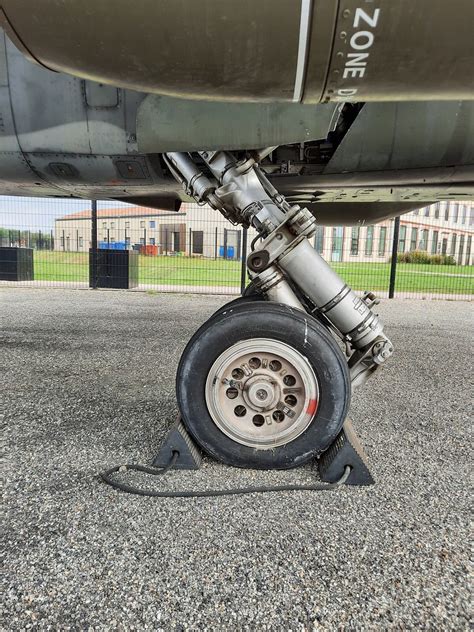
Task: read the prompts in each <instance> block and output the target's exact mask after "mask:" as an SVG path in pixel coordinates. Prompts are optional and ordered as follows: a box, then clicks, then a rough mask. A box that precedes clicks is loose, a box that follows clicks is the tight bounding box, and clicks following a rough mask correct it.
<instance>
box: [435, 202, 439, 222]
mask: <svg viewBox="0 0 474 632" xmlns="http://www.w3.org/2000/svg"><path fill="white" fill-rule="evenodd" d="M434 216H435V219H439V202H438V203H437V204H435V207H434Z"/></svg>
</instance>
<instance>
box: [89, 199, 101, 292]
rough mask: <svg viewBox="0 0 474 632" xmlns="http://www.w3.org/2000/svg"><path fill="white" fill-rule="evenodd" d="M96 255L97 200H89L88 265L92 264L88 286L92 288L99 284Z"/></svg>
mask: <svg viewBox="0 0 474 632" xmlns="http://www.w3.org/2000/svg"><path fill="white" fill-rule="evenodd" d="M97 259H98V257H97V200H91V259H90V262H89V265H91V266H92V274H91V275H90V286H91V287H92V289H93V290H95V289H97V286H98V284H99V279H98V277H99V266H98V263H99V262H98V260H97Z"/></svg>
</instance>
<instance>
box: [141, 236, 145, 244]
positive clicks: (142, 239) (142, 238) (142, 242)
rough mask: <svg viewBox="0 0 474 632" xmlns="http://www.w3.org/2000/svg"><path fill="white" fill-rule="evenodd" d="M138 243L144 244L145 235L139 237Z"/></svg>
mask: <svg viewBox="0 0 474 632" xmlns="http://www.w3.org/2000/svg"><path fill="white" fill-rule="evenodd" d="M140 244H141V245H142V246H144V245H145V237H140Z"/></svg>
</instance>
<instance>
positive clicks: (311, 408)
mask: <svg viewBox="0 0 474 632" xmlns="http://www.w3.org/2000/svg"><path fill="white" fill-rule="evenodd" d="M317 408H318V400H317V399H310V400H309V403H308V408H307V409H306V412H307V413H308V415H311V416H313V415H314V413H315V412H316V409H317Z"/></svg>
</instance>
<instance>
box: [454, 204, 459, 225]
mask: <svg viewBox="0 0 474 632" xmlns="http://www.w3.org/2000/svg"><path fill="white" fill-rule="evenodd" d="M458 217H459V204H457V203H456V202H455V203H454V204H453V222H454V223H455V224H457V223H458Z"/></svg>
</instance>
